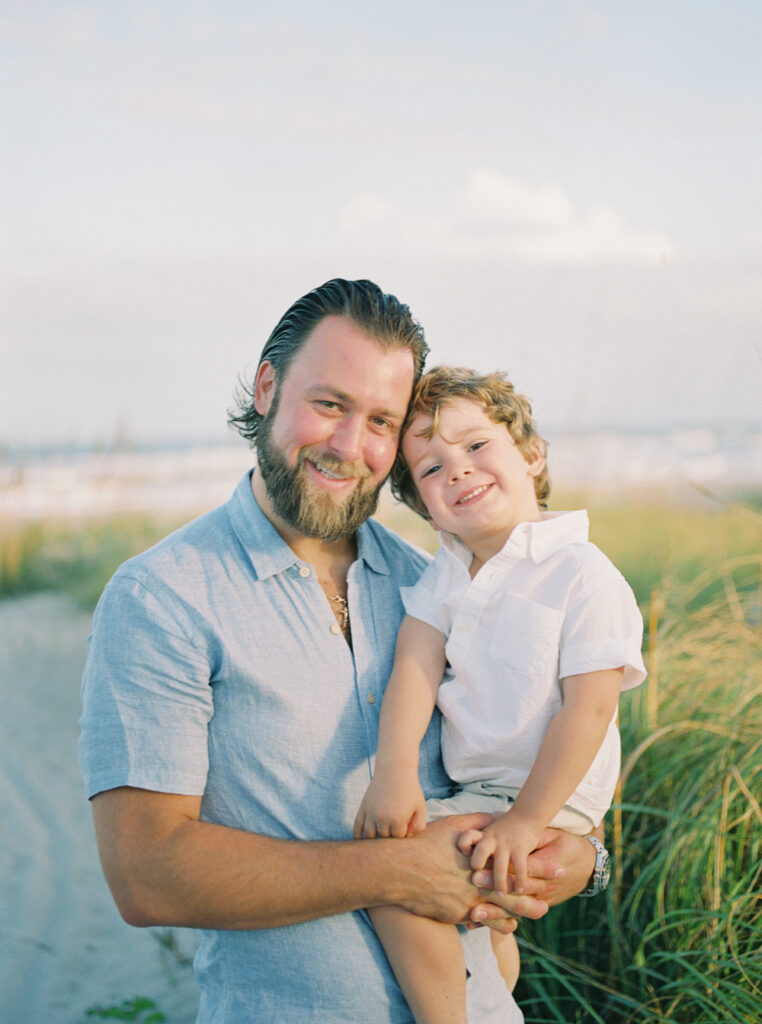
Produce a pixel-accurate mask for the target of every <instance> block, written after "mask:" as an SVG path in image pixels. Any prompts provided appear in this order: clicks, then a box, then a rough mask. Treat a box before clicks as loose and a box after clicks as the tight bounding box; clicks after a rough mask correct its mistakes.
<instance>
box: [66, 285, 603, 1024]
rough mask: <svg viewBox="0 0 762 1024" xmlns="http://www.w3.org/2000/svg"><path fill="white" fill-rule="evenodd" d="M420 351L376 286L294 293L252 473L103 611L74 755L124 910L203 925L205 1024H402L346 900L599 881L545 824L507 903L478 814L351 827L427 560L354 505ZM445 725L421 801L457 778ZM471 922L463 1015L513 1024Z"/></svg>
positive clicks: (502, 917) (245, 426) (400, 407)
mask: <svg viewBox="0 0 762 1024" xmlns="http://www.w3.org/2000/svg"><path fill="white" fill-rule="evenodd" d="M426 352H427V349H426V345H425V342H424V339H423V332H422V330H421V328H420V326H419V325H418V324H417V323H416V322H415V321H414V320H413V318H412V316H411V315H410V311H409V310H408V308H407V307H406V306H404V305H402V304H401V303H399V302H398V300H397V299H396V298H394V296H391V295H385V294H384V293H382V292H381V291H380V289H378V288H377V286H375V285H374V284H372V283H371V282H367V281H358V282H347V281H342V280H334V281H330V282H328V283H326V284H325V285H323V286H322V287H321V288H318V289H316V290H315V291H313V292H310V293H309V294H308V295H306V296H304V297H303V298H302V299H300V300H298V301H297V302H296V303H295V304H294V305H293V306H292V307H291V308H290V309H289V310H288V311H287V312H286V314H284V316H283V317H282V319H281V321H280V322H279V324H278V325H277V326H276V328H275V330H274V331H273V333H272V335H271V336H270V339H269V340H268V342H267V344H266V346H265V349H264V351H263V353H262V358H261V361H260V364H259V368H258V370H257V374H256V378H255V381H254V383H253V386H252V388H251V390H250V391H249V392H247V393H246V394H245V395H244V398H243V400H242V410H241V413H240V415H239V416H236V417H234V418H233V422H235V423H236V425H237V426H238V427H239V429H240V430H241V432H242V433H243V434H244V436H246V437H248V438H249V439H250V440H251V441H252V442H254V443H255V445H256V448H257V466H256V469H255V470H254V471H253V473H252V474H251V475H249V474H247V476H246V477H245V478H244V480H243V481H242V482H241V484H239V486H238V488H237V490H236V492H235V493H234V495H233V497H232V499H231V500H230V501H229V502H228V503H227V504H226V505H223V506H221V507H220V508H218V509H216V510H215V511H213V512H211V513H209V514H208V515H206V516H204V517H202V518H201V519H199V520H197V521H195V522H194V523H191V524H189V525H188V526H186V527H184V528H183V529H182V530H180V531H178V532H177V533H176V534H173V535H172V536H170V537H168V538H166V539H165V540H164V541H163V542H161V543H160V544H158V545H157V546H156V547H155V548H153V549H151V550H150V551H148V552H146V553H145V554H144V555H142V556H139V557H138V558H135V559H132V560H131V561H129V562H127V563H126V564H125V565H124V566H122V567H121V569H119V570H118V571H117V573H116V574H115V576H114V578H113V580H112V581H111V583H110V584H109V586H108V587H107V588H106V591H105V592H104V594H103V597H102V598H101V601H100V603H99V606H98V608H97V610H96V614H95V619H94V627H93V634H92V636H91V639H90V645H89V652H88V661H87V666H86V670H85V678H84V682H83V699H84V714H83V718H82V730H83V731H82V738H81V740H80V759H81V763H82V767H83V772H84V775H85V780H86V786H87V791H88V795H89V796H91V797H92V798H93V803H92V807H93V815H94V819H95V826H96V834H97V838H98V845H99V850H100V854H101V860H102V864H103V869H104V872H105V875H106V878H107V880H108V882H109V885H110V887H111V890H112V892H113V895H114V898H115V900H116V903H117V905H118V907H119V909H120V912H121V913H122V915H123V917H124V918H125V920H126V921H128V922H129V923H131V924H134V925H139V926H145V925H157V924H161V925H177V926H190V927H195V928H198V929H201V931H200V948H199V953H198V956H197V958H196V964H195V969H196V977H197V980H198V982H199V986H200V988H201V1004H200V1011H199V1018H198V1019H199V1021H202V1022H206V1021H212V1020H215V1021H224V1022H226V1024H243V1022H244V1021H252V1020H256V1021H269V1022H273V1024H274V1022H278V1024H283V1022H285V1024H288V1022H291V1021H294V1022H296V1021H299V1022H300V1024H301V1022H303V1021H305V1020H320V1021H323V1022H328V1024H333V1022H336V1024H339V1022H352V1024H356V1022H359V1021H364V1022H376V1021H377V1022H379V1024H380V1022H390V1021H394V1022H402V1021H410V1020H411V1017H410V1014H409V1011H408V1009H407V1007H406V1005H405V1003H404V1000H403V998H402V996H401V993H400V991H399V989H398V987H397V985H396V982H395V980H394V977H393V975H392V973H391V971H390V969H389V966H388V964H387V962H386V959H385V957H384V955H383V952H382V951H381V948H380V946H379V944H378V942H377V940H376V938H375V934H374V933H373V931H372V928H371V927H370V924H369V921H368V918H367V915H366V914H364V913H363V912H362V908H365V907H369V906H377V905H382V904H400V905H403V906H405V907H407V908H408V909H410V910H413V911H414V912H415V913H418V914H424V915H427V916H431V917H437V918H440V919H442V920H448V921H461V920H468V917H469V915H471V918H472V920H487V921H488V922H489V923H490V924H491V925H492V926H494V927H497V928H499V929H502V930H505V931H509V930H512V928H513V927H514V922H513V921H512V920H510V919H509V914H510V913H519V914H521V913H523V914H527V915H529V916H535V917H536V916H540V915H541V914H542V913H543V912H544V911H545V909H546V904H545V903H544V902H542V899H553V900H558V899H560V898H566V897H567V896H569V895H571V894H572V893H574V892H577V891H579V890H580V889H581V888H582V887H583V885H584V884H585V882H586V881H587V879H588V877H589V876H590V874H591V872H592V869H593V859H594V857H593V851H592V848H591V847H590V846H589V844H587V843H586V842H585V841H584V840H582V839H578V838H576V837H566V836H561V837H557V838H555V839H554V843H553V845H550V846H548V847H546V850H545V852H544V855H543V856H538V857H536V858H535V860H534V873H535V874H536V875H538V876H540V877H539V878H536V879H535V880H534V888H533V889H532V890H531V891H533V892H534V893H535V895H536V896H537V897H542V899H538V898H532V897H531V896H524V897H515V896H513V897H511V896H509V897H506V898H504V899H503V900H502V901H500V902H501V903H502V906H498V905H497V904H496V903H495V902H491V903H485V902H484V901H485V900H486V898H487V895H488V894H487V892H486V891H485V890H484V889H482V890H479V889H477V888H476V887H475V885H474V883H473V881H472V879H471V877H470V875H469V872H468V868H467V864H466V861H465V858H463V857H462V856H461V855H460V854H459V853H458V851H457V849H456V842H457V839H458V836H459V835H460V834H461V833H462V832H463V831H464V830H465V829H466V828H467V827H469V826H472V825H478V824H483V823H484V822H485V821H486V820H487V819H485V818H484V816H481V815H468V816H463V817H460V818H450V819H445V820H443V821H441V822H439V823H437V824H435V825H432V826H430V827H429V828H427V829H426V830H425V831H424V832H423V833H421V834H420V835H418V836H416V837H413V838H409V839H405V840H395V839H379V840H372V841H371V840H368V841H363V842H353V841H351V839H350V837H351V835H352V823H353V819H354V815H355V813H356V810H357V807H358V806H359V803H360V800H361V798H362V795H363V793H364V792H365V788H366V786H367V783H368V781H369V778H370V773H371V770H372V762H373V756H374V752H375V746H376V733H377V724H378V713H379V710H380V706H381V698H382V695H383V689H384V686H385V684H386V680H387V678H388V676H389V673H390V670H391V662H392V656H393V650H394V641H395V638H396V632H397V629H398V626H399V623H400V621H401V618H402V614H403V609H402V604H401V602H400V599H399V596H398V590H399V587H400V586H406V585H410V584H411V583H412V582H413V581H414V580H415V579H416V578H417V577H418V575H419V574H420V572H421V570H422V568H423V566H424V564H425V559H424V557H423V556H422V555H421V554H420V553H419V552H417V551H415V550H414V549H412V548H410V547H409V546H408V545H407V544H405V543H404V542H403V541H401V540H400V539H399V538H398V537H396V536H395V535H394V534H392V533H390V532H389V531H387V530H385V529H384V528H383V527H381V526H380V525H379V524H378V523H376V522H375V521H373V520H369V518H368V517H369V516H370V515H371V514H372V512H373V511H374V509H375V506H376V499H377V495H378V492H379V489H380V487H381V486H382V484H383V482H384V480H385V479H386V476H387V474H388V473H389V471H390V469H391V466H392V463H393V461H394V458H395V454H396V448H397V435H398V432H399V429H400V426H401V424H402V421H403V419H404V416H405V412H406V408H407V404H408V400H409V398H410V394H411V390H412V386H413V382H414V379H415V378H417V376H418V375H419V374H420V372H421V370H422V368H423V362H424V359H425V356H426ZM437 726H438V723H437V722H436V721H435V722H434V723H433V724H432V727H431V728H430V730H429V732H428V734H427V736H426V738H425V741H424V743H423V744H422V746H421V769H420V773H421V780H422V784H423V786H424V789H425V790H426V792H427V795H437V794H443V793H445V792H446V790H447V779H446V777H445V775H444V773H443V771H442V767H441V762H440V760H439V742H438V733H437ZM560 864H563V865H564V868H565V877H564V878H563V880H561V879H560V877H559V876H560V875H561V874H563V871H562V869H561V868H560V867H559V865H560ZM542 876H544V877H545V878H546V879H548V880H546V881H543V880H542ZM476 881H477V882H481V883H482V884H483V883H484V882H486V881H488V879H486V878H485V879H477V880H476ZM492 899H494V897H492ZM485 938H486V933H485V932H484V931H483V930H476V931H472V932H470V933H469V934H468V936H467V937H466V960H467V965H468V968H469V971H470V974H471V978H470V980H469V1013H470V1014H471V1019H473V1020H474V1021H479V1022H487V1021H490V1020H493V1019H494V1020H498V1019H499V1020H501V1021H504V1020H506V1019H509V1020H511V1019H514V1020H520V1019H521V1014H520V1013H519V1011H518V1010H517V1009H516V1007H515V1004H513V1001H512V999H511V998H510V997H509V996H508V995H507V992H506V990H505V986H503V985H501V983H500V979H499V977H498V976H497V974H496V969H495V965H494V961H493V958H492V955H491V953H490V949H489V942H488V941H486V942H485V941H484V940H485ZM510 1014H513V1016H512V1017H511V1016H510Z"/></svg>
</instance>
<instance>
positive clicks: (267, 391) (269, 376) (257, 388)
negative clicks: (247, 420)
mask: <svg viewBox="0 0 762 1024" xmlns="http://www.w3.org/2000/svg"><path fill="white" fill-rule="evenodd" d="M275 389H276V379H275V367H274V366H273V364H272V363H269V362H268V361H267V360H266V359H265V360H264V362H262V363H260V365H259V369H258V370H257V376H256V378H255V380H254V408H255V409H256V410H257V412H258V413H259V415H260V416H266V415H267V413H268V412H269V410H270V406H271V405H272V402H273V398H274V396H275Z"/></svg>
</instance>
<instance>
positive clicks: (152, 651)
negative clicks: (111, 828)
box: [78, 575, 213, 797]
mask: <svg viewBox="0 0 762 1024" xmlns="http://www.w3.org/2000/svg"><path fill="white" fill-rule="evenodd" d="M184 620H185V621H184ZM189 626H190V623H189V622H188V621H187V613H186V612H185V611H184V610H183V609H182V607H181V605H180V602H179V601H178V599H177V598H176V597H175V595H174V594H172V593H171V591H166V592H163V590H162V589H161V585H160V584H154V588H152V589H149V588H148V586H147V585H146V584H145V583H143V582H139V581H138V580H137V579H134V578H132V577H130V576H127V575H118V576H116V577H114V579H112V581H111V582H110V583H109V585H108V586H107V588H106V590H105V591H104V593H103V596H102V597H101V600H100V602H99V603H98V607H97V608H96V611H95V617H94V620H93V631H92V633H91V635H90V638H89V640H88V654H87V661H86V664H85V672H84V677H83V681H82V702H83V713H82V718H81V720H80V725H81V734H80V740H79V748H78V752H79V759H80V766H81V768H82V773H83V776H84V779H85V788H86V791H87V795H88V797H92V796H94V795H95V794H96V793H99V792H102V791H104V790H107V789H114V788H116V787H118V786H134V787H136V788H139V789H151V790H156V791H158V792H165V793H182V794H185V795H202V794H203V792H204V787H205V783H206V776H207V769H208V755H207V725H208V723H209V721H210V719H211V717H212V713H213V704H212V690H211V686H210V666H209V659H208V657H207V655H206V653H205V650H204V647H203V644H202V642H201V641H197V642H196V643H194V642H192V641H191V640H190V639H189V637H190V635H191V634H190V629H189Z"/></svg>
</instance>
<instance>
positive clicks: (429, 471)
mask: <svg viewBox="0 0 762 1024" xmlns="http://www.w3.org/2000/svg"><path fill="white" fill-rule="evenodd" d="M438 469H441V466H440V465H439V463H435V464H434V465H433V466H427V467H426V469H424V471H423V472H422V473H421V480H425V479H426V477H427V476H431V475H432V474H433V473H436V471H437V470H438Z"/></svg>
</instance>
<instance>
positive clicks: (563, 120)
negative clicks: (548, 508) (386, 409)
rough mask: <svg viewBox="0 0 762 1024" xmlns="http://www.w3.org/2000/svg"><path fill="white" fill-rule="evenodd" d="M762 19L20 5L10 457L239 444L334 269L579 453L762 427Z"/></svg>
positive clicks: (733, 0) (394, 2) (12, 124)
mask: <svg viewBox="0 0 762 1024" xmlns="http://www.w3.org/2000/svg"><path fill="white" fill-rule="evenodd" d="M760 50H762V5H760V4H758V3H757V2H756V0H730V2H729V3H727V4H724V5H717V4H714V3H711V2H710V0H696V2H692V3H688V2H687V0H674V2H671V3H668V4H664V3H662V2H660V0H644V2H643V3H642V4H638V5H620V4H616V5H612V4H607V3H604V2H603V0H579V2H571V0H569V2H560V3H555V4H551V3H547V2H539V0H538V2H533V3H527V2H518V0H514V2H511V0H507V2H506V3H504V4H500V5H495V4H489V3H486V2H483V0H476V2H475V3H473V4H470V5H468V6H467V7H464V6H462V5H455V4H452V5H450V4H447V3H441V2H440V3H436V4H435V3H433V2H431V0H424V2H422V3H420V4H415V5H410V4H405V3H402V2H401V0H390V2H389V3H387V4H385V5H383V6H382V7H379V6H378V5H373V4H367V5H364V4H357V3H356V2H353V3H351V4H350V3H349V2H348V0H337V2H336V3H334V4H331V5H330V6H328V7H325V6H321V7H320V8H319V9H318V8H316V7H315V6H314V5H311V4H309V3H306V2H304V0H284V2H283V3H282V4H280V5H279V6H278V9H277V11H276V10H275V9H274V8H271V7H269V6H266V5H261V4H256V3H254V4H250V3H241V2H233V3H230V4H225V5H219V4H214V3H211V2H209V0H200V2H199V3H194V4H193V5H187V4H184V3H181V2H179V0H167V2H166V3H163V4H161V5H155V4H152V3H150V2H147V0H136V2H135V3H132V4H129V5H102V4H97V3H92V2H76V0H26V2H20V0H16V2H13V0H11V2H9V3H7V4H5V5H3V10H2V12H0V55H1V56H2V62H3V68H4V72H5V82H6V88H5V89H4V90H3V94H2V97H0V118H2V122H1V123H2V126H3V137H4V139H5V146H4V156H3V165H4V166H3V171H4V179H5V182H4V183H5V188H4V189H3V190H2V193H0V218H1V221H0V223H1V224H2V231H0V268H1V269H0V275H1V277H2V298H1V299H0V302H1V303H2V305H1V307H0V308H1V309H2V318H3V331H2V336H1V337H0V354H1V355H2V358H3V368H4V373H3V384H2V395H1V397H2V401H0V445H2V446H5V447H6V448H8V447H14V448H19V447H29V446H35V445H39V444H41V443H42V444H54V445H55V444H59V445H60V444H64V445H76V444H101V445H103V444H108V443H110V442H111V441H112V440H113V439H114V438H118V437H124V438H128V439H130V440H131V441H132V442H134V443H136V444H141V443H145V442H146V441H147V440H149V439H161V440H162V441H164V442H175V441H181V440H182V439H184V438H190V437H203V438H207V439H210V440H214V441H215V443H222V442H224V441H226V440H229V439H230V438H231V437H232V435H231V434H230V433H229V431H228V429H227V427H226V425H225V420H226V410H227V409H228V408H229V406H230V405H231V403H232V401H233V394H234V389H235V383H236V380H237V377H238V375H239V374H241V373H244V374H246V373H247V372H248V373H250V372H251V371H252V370H253V368H254V367H255V366H256V363H257V360H258V357H259V352H260V350H261V348H262V345H263V343H264V341H265V340H266V338H267V336H268V334H269V333H270V331H271V329H272V327H273V326H274V324H275V323H276V321H277V320H278V318H279V317H280V315H281V314H282V313H283V312H284V311H285V309H286V308H287V307H288V306H289V305H290V304H291V302H293V301H294V300H295V299H296V298H297V297H298V296H299V295H301V294H303V293H304V292H305V291H307V290H309V289H310V288H312V287H315V286H316V285H318V284H320V283H321V282H323V281H325V280H327V279H328V278H330V277H334V276H343V277H350V278H356V277H370V278H372V279H373V280H376V281H377V282H378V283H379V284H380V285H381V286H382V287H383V288H384V289H385V290H388V291H392V292H394V293H395V294H397V295H398V296H399V297H400V298H401V299H403V300H404V301H406V302H408V303H409V304H410V306H411V308H412V310H413V313H414V315H415V316H417V317H418V318H419V319H420V320H421V321H422V323H423V324H424V326H425V328H426V334H427V338H428V340H429V344H430V345H431V348H432V355H431V358H430V360H429V365H434V364H436V363H438V362H448V363H458V364H465V365H474V366H475V367H476V368H478V369H483V370H490V369H497V368H500V369H505V370H508V371H509V373H510V374H511V376H512V378H513V379H514V381H515V383H516V386H517V388H518V389H519V390H520V391H522V392H524V393H526V394H528V395H529V396H530V397H531V398H532V400H533V405H534V409H535V413H536V416H537V418H538V420H539V422H540V423H541V424H542V425H543V426H544V427H545V429H550V430H553V431H562V432H564V433H572V432H580V431H583V432H584V431H589V430H597V429H611V430H626V431H631V430H639V429H643V428H645V429H651V428H666V427H668V426H670V425H671V424H680V425H683V426H686V427H696V426H716V425H721V424H726V425H730V424H733V423H735V424H739V425H748V426H751V427H754V426H756V425H757V424H759V423H760V420H761V419H762V414H761V413H760V400H759V393H760V391H762V387H761V386H760V385H761V384H762V340H760V324H762V289H760V286H759V282H760V280H762V190H760V188H759V180H758V179H759V167H760V165H761V164H762V159H761V158H762V76H761V75H760V74H759V52H760Z"/></svg>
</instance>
